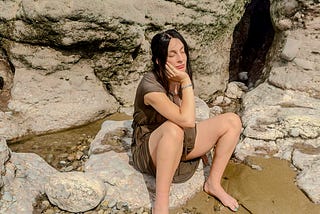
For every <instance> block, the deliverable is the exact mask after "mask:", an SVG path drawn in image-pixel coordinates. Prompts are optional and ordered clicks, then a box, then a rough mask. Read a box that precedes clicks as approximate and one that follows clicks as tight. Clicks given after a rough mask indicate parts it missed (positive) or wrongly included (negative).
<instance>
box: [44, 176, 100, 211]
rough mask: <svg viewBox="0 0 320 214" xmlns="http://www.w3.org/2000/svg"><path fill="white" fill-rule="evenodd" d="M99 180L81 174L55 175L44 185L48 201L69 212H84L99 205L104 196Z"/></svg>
mask: <svg viewBox="0 0 320 214" xmlns="http://www.w3.org/2000/svg"><path fill="white" fill-rule="evenodd" d="M105 192H106V190H105V186H104V184H103V182H102V181H101V180H99V179H98V178H95V177H93V176H89V175H87V174H84V173H82V172H68V173H56V174H54V175H52V176H51V177H50V179H49V181H48V183H47V184H46V185H45V193H46V195H47V196H48V198H49V201H50V202H51V203H52V204H54V205H57V206H58V207H59V208H60V209H63V210H67V211H69V212H85V211H88V210H91V209H93V208H95V207H96V206H98V205H99V203H100V202H101V201H102V200H103V198H104V196H105Z"/></svg>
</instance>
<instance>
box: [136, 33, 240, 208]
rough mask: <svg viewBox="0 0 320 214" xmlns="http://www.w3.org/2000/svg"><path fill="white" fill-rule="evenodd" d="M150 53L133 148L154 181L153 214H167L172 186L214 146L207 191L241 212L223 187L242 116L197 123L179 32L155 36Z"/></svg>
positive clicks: (138, 96)
mask: <svg viewBox="0 0 320 214" xmlns="http://www.w3.org/2000/svg"><path fill="white" fill-rule="evenodd" d="M151 50H152V62H153V70H152V71H150V72H147V73H146V74H145V75H144V77H143V78H142V80H141V82H140V84H139V86H138V88H137V92H136V97H135V103H134V108H135V109H134V115H133V124H132V127H133V130H134V131H133V142H132V146H131V148H132V157H133V164H134V166H135V167H136V168H137V169H138V170H140V171H141V172H143V173H148V174H151V175H154V176H155V178H156V196H155V201H154V204H153V208H152V210H153V213H155V214H160V213H161V214H163V213H166V214H168V213H169V193H170V185H171V183H172V182H183V181H185V180H187V179H189V178H190V177H191V176H192V175H193V174H194V172H195V170H196V168H197V166H198V163H199V160H200V157H201V156H203V155H205V154H206V153H207V152H208V151H210V150H211V149H212V148H213V147H215V149H214V151H215V153H214V156H213V161H212V166H211V169H210V173H209V176H208V178H207V180H206V182H205V183H204V186H203V190H204V191H205V192H206V193H208V194H210V195H212V196H214V197H216V198H218V199H219V200H220V201H221V202H222V203H223V204H224V205H225V206H227V207H229V208H230V209H231V210H233V211H237V209H238V206H239V205H238V203H237V200H236V199H234V198H233V197H231V196H230V195H229V194H227V193H226V192H225V191H224V189H223V188H222V186H221V184H220V182H221V178H222V175H223V172H224V170H225V168H226V166H227V164H228V161H229V159H230V157H231V155H232V153H233V151H234V148H235V146H236V144H237V142H238V139H239V135H240V131H241V127H242V125H241V121H240V119H239V117H238V116H237V115H236V114H233V113H226V114H222V115H218V116H215V117H213V118H209V119H207V120H204V121H201V122H199V123H196V122H195V101H194V92H193V84H192V71H191V66H190V60H189V50H188V45H187V43H186V41H185V39H184V38H183V37H182V36H181V34H179V33H178V32H177V31H176V30H173V29H172V30H167V31H165V32H162V33H158V34H156V35H155V36H154V37H153V38H152V41H151Z"/></svg>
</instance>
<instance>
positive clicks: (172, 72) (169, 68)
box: [166, 62, 190, 83]
mask: <svg viewBox="0 0 320 214" xmlns="http://www.w3.org/2000/svg"><path fill="white" fill-rule="evenodd" d="M166 74H167V77H168V79H169V80H172V81H175V82H180V83H182V82H184V81H186V80H190V77H189V75H188V74H187V72H184V71H180V70H178V69H176V68H175V67H174V66H173V65H171V64H170V63H168V62H167V63H166Z"/></svg>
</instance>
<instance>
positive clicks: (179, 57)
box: [167, 38, 187, 72]
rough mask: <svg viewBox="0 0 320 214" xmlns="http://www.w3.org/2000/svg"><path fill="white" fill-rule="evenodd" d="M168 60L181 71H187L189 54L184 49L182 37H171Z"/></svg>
mask: <svg viewBox="0 0 320 214" xmlns="http://www.w3.org/2000/svg"><path fill="white" fill-rule="evenodd" d="M167 62H168V63H170V64H171V65H173V66H174V67H175V68H176V69H178V70H180V71H184V72H185V71H186V64H187V55H186V53H185V51H184V45H183V43H182V42H181V41H180V39H177V38H171V39H170V42H169V46H168V57H167Z"/></svg>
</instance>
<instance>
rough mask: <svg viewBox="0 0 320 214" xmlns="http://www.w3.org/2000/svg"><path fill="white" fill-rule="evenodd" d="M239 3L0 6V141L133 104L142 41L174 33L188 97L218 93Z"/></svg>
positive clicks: (145, 50) (143, 58) (18, 2)
mask: <svg viewBox="0 0 320 214" xmlns="http://www.w3.org/2000/svg"><path fill="white" fill-rule="evenodd" d="M244 3H245V1H244V0H243V1H234V0H229V1H219V2H216V1H213V2H208V1H205V0H201V1H197V3H192V2H189V1H156V0H151V1H145V0H134V1H132V0H125V1H121V2H115V1H112V0H107V1H98V0H94V1H92V0H90V1H89V0H84V1H80V2H79V1H69V0H59V1H54V2H52V1H49V0H43V1H31V0H23V1H22V0H14V1H1V2H0V8H5V10H1V11H0V35H1V43H0V46H1V47H2V48H3V49H4V51H5V52H6V54H7V55H8V60H9V61H10V62H11V63H12V65H13V67H14V68H15V71H16V72H15V75H14V79H13V86H12V94H11V98H10V100H9V101H8V102H9V104H8V106H7V107H8V109H7V108H6V109H5V110H4V108H2V109H1V110H2V111H4V112H5V113H4V114H0V117H1V120H0V127H2V128H0V135H3V136H5V137H6V139H8V140H11V141H13V140H18V139H21V138H22V137H25V136H28V135H32V134H42V133H46V132H53V131H57V130H62V129H66V128H70V127H74V126H78V125H83V124H86V123H89V122H91V121H93V120H97V119H99V118H102V117H104V116H106V115H108V114H112V113H115V112H116V111H118V109H119V108H120V107H130V106H132V104H133V99H134V93H135V89H136V87H137V84H138V82H139V80H140V78H141V76H142V75H143V73H145V72H146V71H148V70H150V66H151V64H150V61H151V60H150V50H149V49H150V39H151V37H152V36H153V35H154V34H155V33H157V32H159V31H161V30H164V29H168V28H176V29H178V30H179V31H180V32H181V33H182V34H183V35H184V36H185V38H186V40H187V41H188V43H189V44H190V49H191V58H192V61H193V64H194V66H193V67H194V74H195V75H194V80H195V83H196V93H197V95H199V96H200V97H201V98H202V99H204V100H209V99H211V96H212V95H213V94H215V93H216V92H217V91H221V92H222V91H224V90H225V88H226V86H227V80H228V63H229V50H230V45H231V42H232V31H233V27H234V26H235V24H236V22H237V21H238V20H239V18H240V17H241V15H242V12H243V10H244V8H243V5H244Z"/></svg>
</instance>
